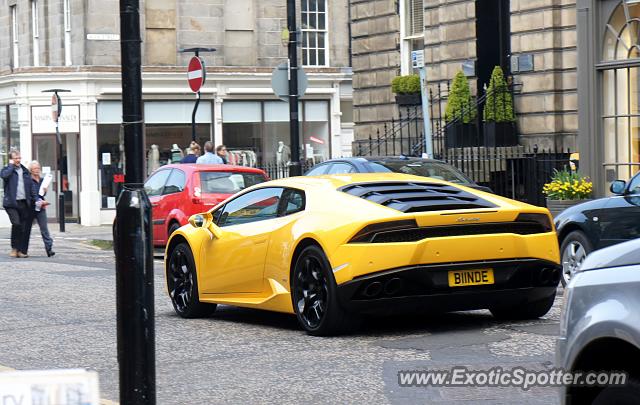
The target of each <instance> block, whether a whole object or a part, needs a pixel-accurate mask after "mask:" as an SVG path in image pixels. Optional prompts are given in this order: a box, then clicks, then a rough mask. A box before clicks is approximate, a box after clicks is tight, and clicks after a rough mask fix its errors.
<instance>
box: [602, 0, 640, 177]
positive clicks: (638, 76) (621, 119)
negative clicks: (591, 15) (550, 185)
mask: <svg viewBox="0 0 640 405" xmlns="http://www.w3.org/2000/svg"><path fill="white" fill-rule="evenodd" d="M639 29H640V4H638V3H630V2H626V1H623V2H622V3H621V4H620V5H619V6H618V7H617V8H616V9H615V10H614V12H613V14H612V15H611V18H610V19H609V22H608V24H607V32H606V34H605V38H604V44H603V52H602V58H603V61H604V62H606V61H612V60H618V61H625V60H626V61H628V62H629V63H628V66H616V67H615V68H604V69H602V70H601V78H602V91H603V97H602V102H603V105H602V107H603V108H602V112H603V114H602V119H603V129H604V131H603V135H604V156H603V159H604V170H605V181H606V182H607V183H610V182H611V181H613V180H616V179H625V180H627V179H629V178H631V176H633V175H634V174H635V173H637V172H638V169H640V163H639V162H640V68H638V67H637V61H638V58H640V41H639V39H640V38H639V37H638V30H639ZM625 65H626V64H625Z"/></svg>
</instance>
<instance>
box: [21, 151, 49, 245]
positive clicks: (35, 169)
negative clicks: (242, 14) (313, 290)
mask: <svg viewBox="0 0 640 405" xmlns="http://www.w3.org/2000/svg"><path fill="white" fill-rule="evenodd" d="M29 171H30V172H31V180H33V190H34V194H36V196H37V197H36V202H35V206H34V212H33V217H34V218H35V219H36V221H38V227H39V228H40V234H41V235H42V241H43V242H44V249H45V250H46V251H47V256H48V257H51V256H53V255H55V254H56V253H55V252H54V251H53V239H52V238H51V235H50V234H49V227H48V226H47V211H46V210H45V208H46V206H47V205H49V202H47V201H46V200H45V199H44V196H45V194H47V188H48V185H47V184H45V187H42V190H41V186H42V183H43V182H44V181H45V178H44V177H42V172H41V168H40V163H38V161H37V160H34V161H32V162H31V163H29ZM47 183H48V182H47ZM41 191H42V193H41ZM27 233H28V234H29V236H30V234H31V226H29V227H28V231H27ZM27 240H28V238H27Z"/></svg>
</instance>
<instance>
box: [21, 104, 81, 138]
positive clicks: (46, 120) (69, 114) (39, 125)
mask: <svg viewBox="0 0 640 405" xmlns="http://www.w3.org/2000/svg"><path fill="white" fill-rule="evenodd" d="M58 125H59V128H60V133H63V134H70V133H71V134H73V133H79V132H80V106H78V105H64V104H63V105H62V114H60V118H59V119H58ZM31 133H33V134H55V133H56V124H55V122H53V120H52V119H51V106H34V107H31Z"/></svg>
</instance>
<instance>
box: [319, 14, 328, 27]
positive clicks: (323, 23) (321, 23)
mask: <svg viewBox="0 0 640 405" xmlns="http://www.w3.org/2000/svg"><path fill="white" fill-rule="evenodd" d="M317 27H318V29H319V30H324V29H327V22H326V21H325V14H324V13H320V14H318V25H317Z"/></svg>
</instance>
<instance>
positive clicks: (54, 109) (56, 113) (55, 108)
mask: <svg viewBox="0 0 640 405" xmlns="http://www.w3.org/2000/svg"><path fill="white" fill-rule="evenodd" d="M70 91H71V90H67V89H49V90H43V91H42V92H43V93H53V96H51V119H53V122H55V123H56V141H57V143H58V179H57V180H58V224H59V225H60V232H64V221H65V218H64V191H63V190H62V165H63V162H64V160H63V158H62V137H61V136H60V128H59V126H58V120H59V119H60V114H61V113H62V100H60V96H59V95H58V93H69V92H70Z"/></svg>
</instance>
